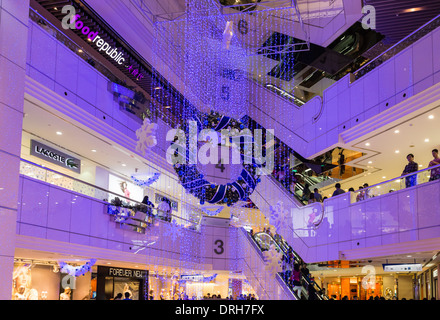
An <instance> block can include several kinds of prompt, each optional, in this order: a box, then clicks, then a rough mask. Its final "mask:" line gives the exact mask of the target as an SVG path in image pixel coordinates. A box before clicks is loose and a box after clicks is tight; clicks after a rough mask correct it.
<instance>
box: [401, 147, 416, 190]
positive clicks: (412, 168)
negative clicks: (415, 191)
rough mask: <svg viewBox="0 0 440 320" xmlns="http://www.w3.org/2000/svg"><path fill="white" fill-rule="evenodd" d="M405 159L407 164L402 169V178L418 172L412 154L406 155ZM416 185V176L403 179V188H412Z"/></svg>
mask: <svg viewBox="0 0 440 320" xmlns="http://www.w3.org/2000/svg"><path fill="white" fill-rule="evenodd" d="M406 159H407V160H408V164H407V165H406V166H405V169H403V172H402V176H405V175H407V174H410V173H412V172H416V171H418V170H419V165H418V164H417V162H415V161H414V155H413V154H412V153H410V154H408V155H407V156H406ZM416 184H417V175H415V174H413V175H410V176H408V177H405V186H406V187H407V188H409V187H413V186H415V185H416Z"/></svg>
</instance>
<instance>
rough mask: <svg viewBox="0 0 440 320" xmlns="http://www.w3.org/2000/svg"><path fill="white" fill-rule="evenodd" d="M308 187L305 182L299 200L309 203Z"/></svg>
mask: <svg viewBox="0 0 440 320" xmlns="http://www.w3.org/2000/svg"><path fill="white" fill-rule="evenodd" d="M309 187H310V185H309V184H308V183H307V182H306V184H305V185H304V190H303V195H302V198H301V200H302V201H307V202H308V201H309V198H310V193H311V192H310V189H309Z"/></svg>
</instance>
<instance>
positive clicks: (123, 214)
mask: <svg viewBox="0 0 440 320" xmlns="http://www.w3.org/2000/svg"><path fill="white" fill-rule="evenodd" d="M20 174H21V175H24V176H27V177H30V178H33V179H37V180H40V181H43V182H46V183H48V184H51V185H54V186H58V187H61V188H64V189H67V190H69V191H72V192H76V193H79V194H82V195H85V196H88V197H91V198H94V199H96V200H98V201H101V202H103V203H104V204H106V205H108V213H109V214H112V215H113V216H114V217H115V222H119V223H123V224H128V225H133V224H134V227H142V228H145V226H144V224H145V225H146V226H148V225H151V224H152V222H153V220H152V219H156V218H157V219H160V220H163V221H167V222H173V223H177V224H178V225H179V226H181V227H183V228H188V229H191V230H196V231H199V230H200V228H199V227H200V222H201V214H200V216H198V217H197V218H196V219H194V220H189V219H186V218H183V217H180V216H177V215H174V214H172V213H168V212H164V211H161V210H158V209H157V208H151V207H148V206H146V205H145V204H144V203H142V202H139V201H137V200H133V199H130V198H127V197H125V196H123V195H121V194H118V193H115V192H112V191H110V190H106V189H104V188H101V187H98V186H95V185H93V184H91V183H88V182H85V181H82V180H79V179H76V178H73V177H71V176H69V175H66V174H63V173H60V172H58V171H55V170H52V169H49V168H46V167H43V166H41V165H38V164H36V163H33V162H31V161H28V160H25V159H21V162H20ZM116 198H118V199H119V201H118V200H116V201H115V199H116ZM110 211H111V212H110ZM138 212H139V213H138ZM142 213H143V214H144V215H142ZM139 215H140V217H137V216H139ZM138 220H141V221H142V224H141V223H140V221H138ZM130 221H131V222H130Z"/></svg>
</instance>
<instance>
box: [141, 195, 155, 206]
mask: <svg viewBox="0 0 440 320" xmlns="http://www.w3.org/2000/svg"><path fill="white" fill-rule="evenodd" d="M142 203H143V204H145V205H147V206H149V207H152V208H154V204H153V203H152V202H151V201H150V200H149V198H148V196H145V197H144V199H143V200H142Z"/></svg>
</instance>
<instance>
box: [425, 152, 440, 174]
mask: <svg viewBox="0 0 440 320" xmlns="http://www.w3.org/2000/svg"><path fill="white" fill-rule="evenodd" d="M432 156H433V157H434V159H433V160H431V161H430V162H429V165H428V167H433V166H436V165H439V164H440V158H439V156H438V150H437V149H434V150H432ZM437 179H440V168H435V169H431V176H430V177H429V181H434V180H437Z"/></svg>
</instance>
